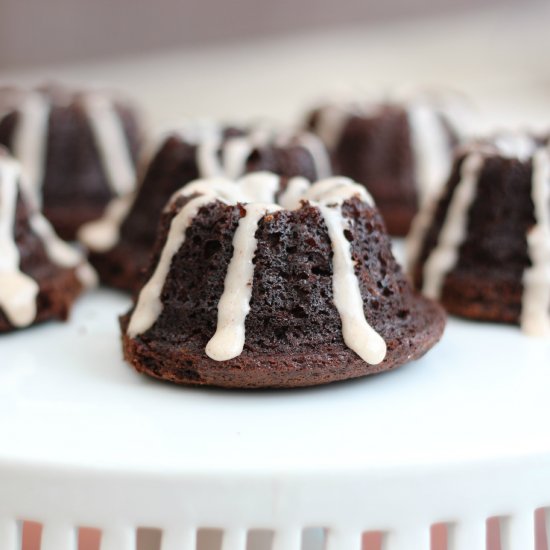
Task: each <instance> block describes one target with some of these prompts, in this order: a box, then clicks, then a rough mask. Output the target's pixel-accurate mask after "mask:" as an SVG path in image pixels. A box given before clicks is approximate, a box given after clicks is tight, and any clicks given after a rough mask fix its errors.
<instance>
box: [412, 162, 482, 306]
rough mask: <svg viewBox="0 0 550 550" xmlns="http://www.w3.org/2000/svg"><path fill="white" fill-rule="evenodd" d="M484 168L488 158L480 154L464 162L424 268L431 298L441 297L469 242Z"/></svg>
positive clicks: (426, 286) (426, 293) (425, 283)
mask: <svg viewBox="0 0 550 550" xmlns="http://www.w3.org/2000/svg"><path fill="white" fill-rule="evenodd" d="M483 164H484V158H483V156H482V155H480V154H479V153H472V154H470V155H468V156H466V157H465V158H464V160H463V161H462V167H461V172H460V174H461V177H460V182H459V183H458V185H457V187H456V189H455V190H454V193H453V197H452V199H451V203H450V205H449V209H448V212H447V217H446V219H445V223H444V224H443V227H442V228H441V232H440V234H439V239H438V242H437V245H436V247H435V248H434V250H433V251H432V253H431V254H430V255H429V257H428V259H427V260H426V263H425V265H424V284H423V288H422V292H423V293H424V294H425V295H426V296H428V297H429V298H433V299H438V298H439V297H440V295H441V289H442V287H443V283H444V281H445V276H446V275H447V274H448V273H449V272H450V271H451V270H452V269H453V267H454V266H455V265H456V262H457V261H458V252H459V249H460V246H461V245H462V243H463V242H464V239H465V238H466V231H467V225H468V213H469V210H470V206H471V205H472V202H473V200H474V198H475V195H476V191H477V184H478V182H479V175H480V172H481V169H482V168H483Z"/></svg>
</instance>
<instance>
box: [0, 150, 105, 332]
mask: <svg viewBox="0 0 550 550" xmlns="http://www.w3.org/2000/svg"><path fill="white" fill-rule="evenodd" d="M94 282H95V273H94V271H93V269H92V268H91V267H90V265H89V264H88V263H87V262H86V261H85V259H84V258H83V256H82V255H81V254H80V253H79V252H77V251H76V250H75V249H73V248H71V247H70V246H69V245H68V244H66V243H64V242H63V241H61V240H60V239H59V238H58V237H57V235H56V234H55V233H54V231H53V229H52V227H51V226H50V224H49V223H48V222H47V221H46V219H45V218H44V217H43V216H42V215H41V214H40V213H39V212H38V211H37V210H36V209H35V208H34V206H33V205H32V201H29V200H28V199H27V197H26V192H25V188H24V187H23V186H22V185H21V167H20V165H19V163H18V162H17V161H16V160H15V159H13V158H11V157H10V156H9V155H8V153H7V152H6V151H5V150H4V149H1V148H0V332H7V331H11V330H14V329H18V328H23V327H27V326H29V325H32V324H35V323H39V322H42V321H46V320H50V319H62V320H65V319H66V318H67V316H68V314H69V311H70V309H71V306H72V304H73V302H74V300H75V299H76V297H77V296H78V295H79V294H80V292H81V291H82V290H83V289H84V288H85V287H87V286H90V285H93V284H94Z"/></svg>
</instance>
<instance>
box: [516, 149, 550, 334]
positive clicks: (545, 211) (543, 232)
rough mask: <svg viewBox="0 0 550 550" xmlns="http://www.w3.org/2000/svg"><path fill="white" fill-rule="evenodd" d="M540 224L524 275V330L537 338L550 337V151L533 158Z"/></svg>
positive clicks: (531, 242) (533, 231)
mask: <svg viewBox="0 0 550 550" xmlns="http://www.w3.org/2000/svg"><path fill="white" fill-rule="evenodd" d="M531 189H532V190H531V195H532V198H533V205H534V213H535V220H536V224H535V225H534V227H531V228H530V230H529V232H528V233H527V248H528V252H529V258H530V259H531V267H529V268H528V269H526V270H525V272H524V274H523V304H522V309H521V327H522V328H523V330H524V332H526V333H527V334H531V335H533V336H550V151H549V150H548V149H541V150H539V151H537V152H536V153H535V155H534V157H533V179H532V182H531Z"/></svg>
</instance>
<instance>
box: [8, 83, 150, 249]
mask: <svg viewBox="0 0 550 550" xmlns="http://www.w3.org/2000/svg"><path fill="white" fill-rule="evenodd" d="M141 137H142V136H141V128H140V123H139V121H138V115H137V114H136V112H135V109H134V108H133V106H132V105H131V104H130V103H128V102H127V101H126V100H122V99H120V98H117V97H115V96H113V95H112V94H111V93H108V92H104V91H86V90H82V91H81V90H72V89H68V88H66V87H61V86H58V85H49V86H44V87H40V88H27V89H26V88H18V87H11V86H6V87H3V88H0V144H2V145H4V146H6V147H7V148H8V149H10V151H11V152H12V154H13V155H14V156H15V157H16V158H17V159H18V160H19V161H20V162H21V164H22V169H23V174H24V176H25V178H26V180H27V181H28V183H29V188H30V190H31V191H32V197H33V199H34V201H35V202H36V204H37V205H38V206H39V207H40V208H41V209H42V211H43V212H44V215H45V216H46V217H47V218H48V219H49V220H50V222H51V223H52V224H53V226H54V227H55V229H56V231H57V232H58V233H59V234H60V235H61V236H62V237H63V238H65V239H74V238H75V236H76V232H77V230H78V228H79V227H80V226H81V225H82V224H83V223H85V222H87V221H90V220H93V219H96V218H98V217H99V216H101V215H102V214H103V211H104V209H105V206H106V205H107V204H108V203H109V201H110V200H111V199H112V198H113V197H119V196H123V195H126V194H128V193H130V192H132V191H133V189H134V186H135V181H136V173H135V166H136V163H137V158H138V154H139V148H140V143H141Z"/></svg>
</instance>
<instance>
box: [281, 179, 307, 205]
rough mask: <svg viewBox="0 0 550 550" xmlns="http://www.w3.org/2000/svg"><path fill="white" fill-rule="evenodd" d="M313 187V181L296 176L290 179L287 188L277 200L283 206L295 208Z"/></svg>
mask: <svg viewBox="0 0 550 550" xmlns="http://www.w3.org/2000/svg"><path fill="white" fill-rule="evenodd" d="M310 187H311V183H310V182H309V181H308V180H307V179H306V178H302V177H295V178H291V179H290V180H288V183H287V185H286V189H285V190H284V191H283V192H282V193H281V194H280V195H279V200H278V201H277V202H278V203H279V204H280V205H281V206H282V207H283V208H286V209H288V210H294V209H295V208H299V207H300V202H301V201H302V200H304V197H305V195H306V193H307V191H308V189H309V188H310Z"/></svg>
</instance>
